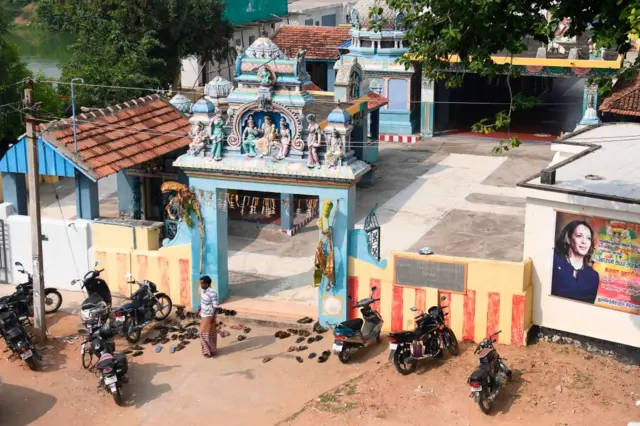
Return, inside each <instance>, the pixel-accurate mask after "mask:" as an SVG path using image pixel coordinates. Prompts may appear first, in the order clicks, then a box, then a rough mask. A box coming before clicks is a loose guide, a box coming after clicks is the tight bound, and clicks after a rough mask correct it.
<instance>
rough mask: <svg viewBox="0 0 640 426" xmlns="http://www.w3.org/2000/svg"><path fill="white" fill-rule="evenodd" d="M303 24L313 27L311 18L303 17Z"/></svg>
mask: <svg viewBox="0 0 640 426" xmlns="http://www.w3.org/2000/svg"><path fill="white" fill-rule="evenodd" d="M304 24H305V25H306V26H308V27H313V19H305V21H304Z"/></svg>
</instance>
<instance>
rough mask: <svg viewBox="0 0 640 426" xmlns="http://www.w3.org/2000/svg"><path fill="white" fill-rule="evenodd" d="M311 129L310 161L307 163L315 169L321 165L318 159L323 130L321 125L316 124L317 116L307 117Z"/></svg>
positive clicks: (308, 128) (308, 130) (309, 134)
mask: <svg viewBox="0 0 640 426" xmlns="http://www.w3.org/2000/svg"><path fill="white" fill-rule="evenodd" d="M307 121H308V122H309V127H307V133H308V135H307V147H308V148H309V160H308V161H307V167H309V168H311V169H312V168H314V167H317V166H319V165H320V160H319V159H318V148H320V144H321V143H322V130H320V125H319V124H318V123H316V116H315V115H313V114H309V115H308V116H307Z"/></svg>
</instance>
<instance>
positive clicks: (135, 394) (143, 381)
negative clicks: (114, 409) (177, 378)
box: [123, 361, 175, 408]
mask: <svg viewBox="0 0 640 426" xmlns="http://www.w3.org/2000/svg"><path fill="white" fill-rule="evenodd" d="M174 368H175V367H174V366H168V365H161V364H136V363H135V362H131V361H129V383H127V384H125V385H124V387H123V397H124V399H125V401H126V405H127V406H130V407H135V408H140V407H142V406H143V405H145V404H147V403H149V402H151V401H153V400H155V399H157V398H159V397H161V396H162V395H164V394H165V393H168V392H170V391H171V386H170V385H169V384H168V383H160V384H153V383H152V381H153V379H154V377H155V376H156V374H158V373H164V372H167V371H171V370H173V369H174Z"/></svg>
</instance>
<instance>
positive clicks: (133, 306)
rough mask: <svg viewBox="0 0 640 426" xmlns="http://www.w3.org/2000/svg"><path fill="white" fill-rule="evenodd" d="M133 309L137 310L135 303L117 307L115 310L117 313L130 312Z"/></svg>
mask: <svg viewBox="0 0 640 426" xmlns="http://www.w3.org/2000/svg"><path fill="white" fill-rule="evenodd" d="M133 308H135V305H134V304H133V303H125V304H124V305H122V306H116V307H115V308H114V309H113V310H114V311H115V312H120V311H128V310H130V309H133Z"/></svg>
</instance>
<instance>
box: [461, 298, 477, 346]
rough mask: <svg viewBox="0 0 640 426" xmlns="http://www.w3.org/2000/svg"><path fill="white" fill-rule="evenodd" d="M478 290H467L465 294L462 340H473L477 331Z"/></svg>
mask: <svg viewBox="0 0 640 426" xmlns="http://www.w3.org/2000/svg"><path fill="white" fill-rule="evenodd" d="M475 324H476V291H475V290H467V294H465V295H464V316H463V318H462V341H463V342H473V341H474V340H475V333H476V327H475Z"/></svg>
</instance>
